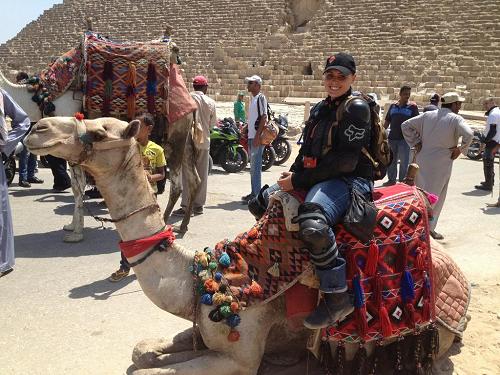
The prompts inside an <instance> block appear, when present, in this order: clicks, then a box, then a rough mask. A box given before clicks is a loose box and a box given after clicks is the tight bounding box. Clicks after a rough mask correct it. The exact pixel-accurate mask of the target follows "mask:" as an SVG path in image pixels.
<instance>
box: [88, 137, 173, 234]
mask: <svg viewBox="0 0 500 375" xmlns="http://www.w3.org/2000/svg"><path fill="white" fill-rule="evenodd" d="M107 152H112V153H114V154H115V155H116V154H117V153H123V154H122V155H116V157H118V158H122V159H123V160H124V162H123V163H122V167H121V168H118V170H109V171H107V172H106V173H97V174H94V173H92V170H91V174H92V175H94V178H95V181H96V185H97V187H98V188H99V190H100V192H101V194H102V196H103V197H104V199H105V201H106V205H107V206H108V209H109V213H110V215H111V217H112V218H113V219H115V220H116V219H119V218H123V217H126V216H128V215H130V213H131V212H134V211H137V210H140V209H141V208H144V207H147V206H150V205H152V204H155V203H156V198H155V196H154V194H153V191H152V189H151V186H150V185H149V182H148V181H147V179H146V174H145V173H144V170H143V167H142V161H141V157H140V154H139V150H138V147H137V146H136V144H134V145H132V146H131V147H130V148H127V147H123V148H119V149H113V150H108V151H107ZM164 226H165V223H164V222H163V218H162V215H161V213H160V211H159V210H158V209H156V210H154V209H145V210H142V211H139V212H137V213H135V214H133V215H130V216H128V217H127V218H126V219H124V220H120V221H119V222H117V223H116V229H117V230H118V233H119V234H120V237H121V239H122V241H130V240H135V239H139V238H145V237H149V236H151V235H153V234H155V233H157V232H159V231H160V230H161V229H162V228H163V227H164Z"/></svg>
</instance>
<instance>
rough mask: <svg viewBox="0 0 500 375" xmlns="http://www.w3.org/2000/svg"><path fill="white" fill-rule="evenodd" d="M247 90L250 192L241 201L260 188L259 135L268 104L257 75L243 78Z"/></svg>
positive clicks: (264, 120)
mask: <svg viewBox="0 0 500 375" xmlns="http://www.w3.org/2000/svg"><path fill="white" fill-rule="evenodd" d="M245 83H246V84H247V89H248V92H250V93H251V94H252V98H251V100H250V106H249V108H248V153H249V154H250V185H251V189H252V190H251V192H250V194H248V195H245V196H244V197H241V200H242V201H243V203H245V204H246V203H248V202H249V201H250V200H251V199H252V198H254V197H256V196H257V194H258V193H259V191H260V188H261V186H262V185H261V175H262V152H263V151H264V145H263V144H262V142H261V139H260V135H261V134H262V131H263V130H264V126H265V125H266V123H267V116H268V110H267V109H268V105H267V99H266V97H265V96H264V94H263V93H262V92H261V91H260V90H261V86H262V78H260V77H259V76H258V75H253V76H251V77H247V78H245Z"/></svg>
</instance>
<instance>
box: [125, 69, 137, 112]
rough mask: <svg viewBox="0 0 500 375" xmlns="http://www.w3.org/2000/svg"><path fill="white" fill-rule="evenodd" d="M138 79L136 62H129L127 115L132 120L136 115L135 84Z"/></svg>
mask: <svg viewBox="0 0 500 375" xmlns="http://www.w3.org/2000/svg"><path fill="white" fill-rule="evenodd" d="M136 79H137V69H136V67H135V64H134V63H132V62H129V64H128V72H127V117H128V119H129V120H132V119H133V118H134V117H135V97H136V93H135V85H136Z"/></svg>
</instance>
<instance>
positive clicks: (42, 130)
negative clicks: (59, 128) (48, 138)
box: [36, 124, 49, 133]
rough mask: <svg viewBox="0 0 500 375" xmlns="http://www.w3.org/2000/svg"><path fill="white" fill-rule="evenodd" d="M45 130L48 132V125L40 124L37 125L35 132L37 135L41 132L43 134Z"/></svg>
mask: <svg viewBox="0 0 500 375" xmlns="http://www.w3.org/2000/svg"><path fill="white" fill-rule="evenodd" d="M47 130H49V126H48V125H46V124H40V125H38V126H37V127H36V132H37V133H42V132H45V131H47Z"/></svg>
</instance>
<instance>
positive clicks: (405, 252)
mask: <svg viewBox="0 0 500 375" xmlns="http://www.w3.org/2000/svg"><path fill="white" fill-rule="evenodd" d="M421 194H422V193H420V192H419V191H418V190H417V189H416V188H414V187H410V186H407V185H404V184H398V185H396V186H394V187H390V188H383V189H377V190H376V191H375V197H376V202H375V203H376V205H377V207H378V208H379V209H380V211H379V213H378V217H377V225H376V228H375V232H374V234H375V238H376V240H375V241H372V242H371V243H361V242H360V241H359V240H357V239H356V238H354V237H353V236H352V235H350V234H349V233H348V232H346V231H345V230H344V229H343V228H342V226H341V225H339V226H338V227H337V228H335V233H336V237H337V244H338V246H339V249H340V251H341V252H342V254H343V255H344V257H345V258H346V259H347V261H348V280H347V281H348V285H349V290H350V292H351V293H352V294H353V295H354V299H355V307H356V309H355V312H354V313H353V314H351V315H350V316H348V317H347V318H346V319H344V320H343V321H342V322H340V323H339V325H338V326H337V327H336V328H333V327H331V328H329V329H328V330H327V331H326V333H325V334H326V335H327V336H328V337H329V338H331V339H333V340H343V341H345V342H349V341H360V340H361V339H362V340H363V341H371V340H379V339H381V338H384V337H385V338H387V337H391V336H397V335H400V334H405V333H407V332H410V331H411V330H413V329H414V328H415V327H416V326H423V325H425V324H427V323H428V322H429V321H431V320H432V319H433V318H434V306H433V304H432V303H431V301H433V294H432V293H433V291H432V287H431V286H432V273H431V272H430V270H431V266H432V260H431V253H430V243H429V232H428V218H427V209H426V203H425V198H423V196H422V195H421ZM302 247H303V244H302V242H301V241H300V240H299V239H298V235H297V232H290V231H287V230H286V220H285V217H284V214H283V207H282V206H281V204H280V202H279V201H278V200H274V201H273V203H272V204H270V207H268V210H267V212H266V214H265V215H264V216H263V217H262V218H261V219H260V220H259V221H258V222H257V223H256V224H255V225H254V226H253V228H251V229H250V230H249V231H248V232H244V233H242V234H240V235H238V236H237V237H236V238H235V239H234V241H228V240H225V241H221V242H219V243H218V244H217V245H216V246H215V248H214V249H206V251H205V253H206V252H207V251H208V260H206V261H205V263H206V264H207V265H209V266H210V264H211V266H210V267H208V268H207V269H208V270H209V271H208V272H205V271H204V268H203V267H202V266H201V265H200V262H197V259H195V269H194V273H198V274H200V273H203V278H204V280H202V281H203V283H201V284H200V287H199V292H200V294H201V295H202V297H204V298H205V302H203V300H202V302H203V303H207V302H210V303H207V304H212V303H213V300H212V299H209V298H208V295H210V293H213V292H214V291H218V290H219V289H218V286H217V285H227V286H228V287H229V288H227V290H228V291H230V293H228V291H226V287H224V288H223V294H226V295H227V294H230V296H229V297H226V298H225V299H224V298H222V297H220V296H217V299H218V302H220V303H217V304H216V305H220V306H223V305H224V304H225V303H231V302H235V301H237V303H238V304H239V305H240V307H239V308H243V307H245V306H246V307H248V306H251V305H253V304H256V303H263V302H268V301H270V300H272V299H273V298H276V297H277V296H279V295H281V294H282V293H284V292H286V291H287V290H288V289H289V288H291V287H293V286H294V285H295V284H296V283H297V281H298V280H299V277H300V276H301V275H302V276H303V274H304V272H305V271H308V272H310V270H311V269H312V266H311V264H310V263H309V257H308V253H307V252H306V251H303V250H301V248H302ZM196 267H198V268H196ZM211 274H214V275H215V278H214V279H212V278H210V275H211ZM207 279H208V281H207ZM297 286H298V285H297ZM297 286H296V287H297ZM214 287H216V288H215V289H214ZM289 292H290V294H292V293H291V292H293V289H290V290H289ZM303 292H304V291H303V290H301V299H305V300H307V301H309V302H308V304H309V305H308V306H307V308H305V309H298V310H299V311H301V312H304V310H309V311H310V310H311V309H312V308H314V305H312V306H311V304H310V301H311V298H306V296H305V295H304V293H303ZM306 294H307V295H309V297H310V296H311V295H317V290H315V289H309V293H306ZM219 297H220V298H219ZM292 297H293V296H292ZM292 300H293V298H287V303H289V301H292ZM312 300H313V301H314V298H313V299H312ZM299 302H300V301H297V300H295V303H299ZM220 306H219V307H220ZM235 309H236V307H235ZM293 309H295V310H297V307H296V306H294V307H293ZM228 314H229V312H228ZM381 314H382V315H383V316H384V317H385V319H383V320H382V319H380V315H381ZM229 316H230V315H229ZM382 321H383V322H382Z"/></svg>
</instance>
